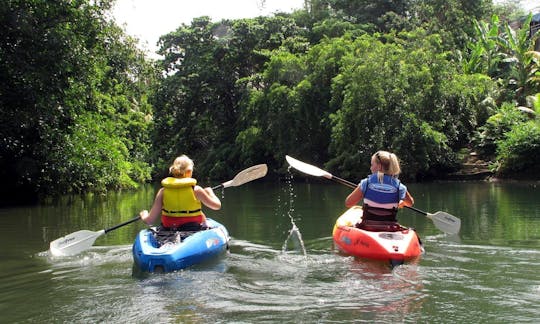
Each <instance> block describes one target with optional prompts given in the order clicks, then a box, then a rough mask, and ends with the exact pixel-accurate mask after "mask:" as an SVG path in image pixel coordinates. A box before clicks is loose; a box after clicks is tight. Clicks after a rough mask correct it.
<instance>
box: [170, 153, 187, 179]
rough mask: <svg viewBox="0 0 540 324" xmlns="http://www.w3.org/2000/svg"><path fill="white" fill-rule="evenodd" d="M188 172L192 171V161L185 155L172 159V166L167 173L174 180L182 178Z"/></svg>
mask: <svg viewBox="0 0 540 324" xmlns="http://www.w3.org/2000/svg"><path fill="white" fill-rule="evenodd" d="M188 171H193V160H191V159H190V158H188V157H187V156H186V155H180V156H179V157H177V158H176V159H174V162H173V164H172V165H171V166H170V167H169V173H170V174H171V175H172V176H173V177H175V178H184V177H185V176H186V173H187V172H188Z"/></svg>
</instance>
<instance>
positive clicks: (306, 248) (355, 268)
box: [0, 176, 540, 323]
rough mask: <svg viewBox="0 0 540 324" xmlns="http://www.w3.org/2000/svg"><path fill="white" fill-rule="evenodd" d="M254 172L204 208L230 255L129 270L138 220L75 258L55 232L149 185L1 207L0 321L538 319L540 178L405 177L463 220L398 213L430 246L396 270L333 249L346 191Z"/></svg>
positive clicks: (123, 207)
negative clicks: (180, 267)
mask: <svg viewBox="0 0 540 324" xmlns="http://www.w3.org/2000/svg"><path fill="white" fill-rule="evenodd" d="M295 179H296V180H298V181H291V180H290V179H285V180H282V181H280V182H278V181H275V182H271V181H261V180H257V181H254V182H251V183H247V184H244V185H243V186H240V187H232V188H227V189H225V190H223V191H218V195H221V199H222V204H223V208H222V210H221V211H217V212H216V211H208V212H207V215H208V216H209V217H212V218H214V219H216V220H218V221H219V222H221V223H222V224H224V225H225V226H226V227H227V229H228V230H229V233H230V234H231V238H232V240H231V246H230V252H228V253H227V255H225V256H224V257H223V258H222V259H220V260H216V262H214V263H211V264H207V265H204V266H195V267H193V268H190V269H188V270H184V271H179V272H174V273H168V274H151V275H139V274H137V273H136V272H135V271H133V259H132V254H131V244H132V242H133V240H134V238H135V235H136V233H137V232H138V231H139V230H141V229H143V228H145V225H144V224H142V223H140V222H139V223H134V224H130V225H127V226H124V227H122V228H119V229H117V230H114V231H111V232H110V233H108V234H107V235H105V236H102V237H100V238H98V240H97V241H96V242H95V244H94V247H92V248H91V249H90V250H89V251H86V252H84V253H82V254H81V255H78V256H75V257H64V258H55V257H52V256H50V255H49V253H48V252H47V250H48V246H49V243H50V241H52V240H54V239H56V238H58V237H61V236H63V235H66V234H68V233H71V232H74V231H77V230H80V229H88V230H92V231H98V230H101V229H104V228H108V227H111V226H113V225H116V224H119V223H122V222H123V221H126V220H129V219H130V218H132V217H134V216H135V215H136V214H137V213H138V211H139V210H140V209H143V208H149V206H150V204H151V202H152V200H153V196H154V193H155V187H153V186H151V185H148V186H145V187H143V188H141V189H140V190H137V191H135V192H120V193H110V194H108V195H105V196H99V195H86V196H83V197H81V196H76V197H73V196H66V197H62V198H61V199H58V200H56V201H51V202H48V203H46V204H42V205H39V206H23V207H10V208H3V209H0V227H1V228H2V236H1V237H0V242H1V249H0V259H1V262H0V314H1V315H0V322H2V323H35V322H40V323H96V322H100V323H102V322H106V323H231V322H234V323H263V322H264V323H352V322H354V323H362V322H366V323H383V322H384V323H388V322H391V323H396V322H397V323H416V322H422V323H462V322H474V323H508V322H515V323H533V322H534V323H537V322H538V319H539V318H540V307H538V305H539V304H540V275H539V270H540V203H539V201H538V198H539V197H540V184H539V183H487V182H440V183H420V184H410V185H409V189H410V191H411V192H412V194H413V195H414V197H415V199H416V204H415V207H417V208H419V209H421V210H425V211H428V212H432V213H433V212H436V211H438V210H442V211H446V212H448V213H450V214H452V215H454V216H457V217H459V218H460V219H461V221H462V227H461V232H460V234H459V235H454V236H449V235H446V234H444V233H441V232H440V231H438V230H437V228H435V227H434V226H433V223H432V222H431V221H430V220H429V219H427V218H426V217H425V216H423V215H422V214H419V213H416V212H414V211H410V210H403V211H401V212H400V214H399V219H400V222H401V223H402V224H403V225H406V226H410V227H414V228H415V229H416V230H417V231H418V233H419V234H420V236H421V237H422V240H423V243H424V247H425V250H426V253H425V254H424V255H423V256H422V257H421V259H420V260H418V261H416V262H414V263H409V264H405V265H402V266H398V267H396V268H394V269H391V268H390V267H389V266H388V265H387V264H385V263H380V262H374V261H368V260H355V259H354V258H351V257H347V256H343V255H340V254H339V253H337V252H336V251H335V250H334V248H333V242H332V238H331V231H332V227H333V224H334V222H335V220H336V218H337V217H338V216H339V215H340V214H341V213H342V212H344V211H345V207H344V205H343V201H344V198H345V196H346V195H347V194H348V193H349V189H348V188H345V187H343V186H341V185H339V184H335V183H331V182H317V181H316V182H311V183H307V182H305V179H304V177H303V176H295Z"/></svg>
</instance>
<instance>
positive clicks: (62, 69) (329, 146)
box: [0, 0, 540, 197]
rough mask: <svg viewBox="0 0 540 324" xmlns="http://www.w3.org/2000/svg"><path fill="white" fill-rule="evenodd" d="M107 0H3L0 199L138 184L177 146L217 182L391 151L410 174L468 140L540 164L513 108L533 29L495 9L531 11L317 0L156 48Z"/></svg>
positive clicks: (485, 150)
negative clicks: (123, 24) (119, 19)
mask: <svg viewBox="0 0 540 324" xmlns="http://www.w3.org/2000/svg"><path fill="white" fill-rule="evenodd" d="M111 5H112V2H111V1H109V0H104V1H88V0H81V1H52V2H51V1H45V0H42V1H20V0H19V1H17V0H8V1H7V3H6V5H5V6H3V7H2V8H0V24H1V26H0V27H1V29H0V33H1V34H2V35H1V36H2V38H1V39H2V40H1V46H0V57H1V61H0V82H1V83H0V107H1V109H2V110H1V112H0V118H1V121H2V124H3V128H2V129H1V130H0V134H1V137H0V138H1V141H2V143H1V148H0V150H1V151H0V153H1V156H0V170H1V171H0V172H1V176H2V178H3V179H4V180H6V181H5V184H4V186H3V189H2V195H3V196H5V195H7V194H9V193H11V194H16V195H18V194H19V193H24V195H25V197H30V196H33V195H34V194H36V193H37V194H55V193H64V192H81V191H87V190H106V189H111V188H113V189H114V188H129V187H133V186H136V184H137V183H140V182H143V181H147V180H149V179H150V177H151V172H152V170H153V171H154V173H153V174H154V176H156V177H159V176H161V175H163V170H165V169H166V167H167V166H168V165H169V164H170V163H171V161H172V159H173V158H174V157H175V156H177V155H179V154H182V153H185V154H188V155H189V156H191V157H192V158H194V160H195V162H196V169H197V171H196V173H197V175H198V176H199V178H202V177H205V178H212V179H220V180H223V179H228V178H229V177H231V176H233V175H234V174H235V173H236V172H237V171H238V170H241V169H243V168H245V167H247V166H250V165H252V164H256V163H268V164H269V166H270V168H271V169H272V170H273V171H275V172H274V174H279V173H280V172H284V171H285V168H286V166H285V162H284V156H285V155H286V154H289V155H292V156H295V157H297V158H299V159H302V160H305V161H307V162H309V163H314V164H317V165H319V166H323V167H325V168H328V169H329V170H330V171H332V172H336V174H340V175H341V176H344V177H347V178H351V179H355V178H359V177H362V176H364V175H365V174H366V173H367V172H368V171H369V169H368V168H369V157H370V155H371V154H372V153H373V152H374V151H376V150H379V149H388V150H392V151H394V152H396V153H397V154H398V156H399V157H400V158H401V160H402V162H403V169H404V175H403V176H404V177H406V178H408V179H425V178H431V177H437V176H440V175H442V174H444V173H446V172H451V171H453V170H455V169H456V168H457V166H458V163H459V161H460V158H461V156H460V152H462V150H463V149H464V148H467V149H470V150H477V151H478V152H480V153H481V154H482V155H483V156H484V158H486V159H488V160H490V161H493V168H494V170H496V171H497V172H498V174H500V175H505V174H506V175H512V174H516V173H523V172H524V171H526V172H528V173H533V174H534V173H536V174H540V172H539V170H538V166H539V165H540V163H539V162H540V153H539V151H540V143H539V141H540V135H539V134H540V131H539V128H540V126H539V122H538V118H531V117H528V116H527V115H526V114H524V113H523V111H527V110H526V109H524V108H521V109H517V108H516V107H518V106H521V107H523V106H528V107H530V108H532V110H529V111H528V112H529V113H531V114H533V113H534V109H535V108H534V100H533V99H532V98H533V96H534V95H536V94H537V93H538V92H540V81H539V80H540V78H539V77H538V72H537V71H538V64H539V56H538V52H534V51H532V50H531V49H532V48H533V44H534V37H530V36H531V35H528V28H527V27H523V28H521V29H518V30H517V32H515V31H513V30H511V29H510V28H508V23H507V21H506V20H503V19H500V20H499V18H498V17H510V16H509V15H511V14H513V15H517V16H519V14H520V12H519V11H516V8H515V7H512V6H511V5H510V6H508V5H505V6H493V5H492V3H491V1H466V0H462V1H457V0H452V1H438V0H428V1H358V0H354V1H353V0H328V1H316V0H312V1H306V4H305V6H306V7H305V8H304V9H303V10H299V11H296V12H294V13H292V14H276V15H274V16H271V17H258V18H253V19H239V20H223V21H220V22H212V21H210V19H209V18H207V17H200V18H197V19H194V20H193V21H192V23H191V24H189V25H181V26H179V28H178V29H177V30H175V31H173V32H171V33H169V34H167V35H163V36H162V38H161V39H160V54H161V55H162V56H163V59H162V60H159V61H157V62H151V61H149V60H148V59H146V58H144V56H143V54H142V53H141V51H140V50H138V49H137V48H136V46H135V45H136V43H135V41H134V40H133V39H131V38H130V37H127V36H126V35H125V34H124V33H123V32H122V30H121V29H119V28H118V27H117V26H116V25H115V24H114V23H113V22H111V21H110V19H109V18H108V17H109V16H108V15H109V14H108V12H109V9H110V6H111ZM493 14H497V15H495V16H493ZM529 19H530V17H529ZM528 22H529V21H525V22H524V24H525V25H526V24H528ZM536 109H537V110H538V109H539V108H538V105H537V106H536ZM533 116H534V115H533ZM524 156H526V157H527V159H520V157H524ZM517 162H519V163H517Z"/></svg>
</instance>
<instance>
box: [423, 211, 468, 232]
mask: <svg viewBox="0 0 540 324" xmlns="http://www.w3.org/2000/svg"><path fill="white" fill-rule="evenodd" d="M427 217H428V218H430V219H431V220H432V221H433V224H434V225H435V227H437V228H438V229H440V230H441V231H443V232H445V233H448V234H457V233H459V229H460V227H461V219H459V218H457V217H456V216H454V215H450V214H448V213H445V212H443V211H438V212H436V213H435V214H429V213H428V214H427Z"/></svg>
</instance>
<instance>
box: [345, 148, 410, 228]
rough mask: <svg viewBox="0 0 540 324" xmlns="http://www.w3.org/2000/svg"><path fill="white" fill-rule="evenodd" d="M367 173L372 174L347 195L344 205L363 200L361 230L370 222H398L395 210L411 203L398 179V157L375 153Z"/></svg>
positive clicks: (408, 194) (384, 152)
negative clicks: (369, 171)
mask: <svg viewBox="0 0 540 324" xmlns="http://www.w3.org/2000/svg"><path fill="white" fill-rule="evenodd" d="M370 170H371V174H370V175H369V176H368V177H367V178H365V179H363V180H362V181H361V182H360V184H359V185H358V186H357V187H356V188H355V189H354V190H353V191H352V192H351V193H350V194H349V196H347V198H346V199H345V206H347V207H348V208H350V207H352V206H354V205H356V204H357V203H359V202H360V201H362V200H363V205H362V209H363V215H362V223H361V224H360V225H359V226H360V227H361V228H362V227H365V226H367V224H368V223H371V224H373V222H372V221H375V222H381V221H384V222H393V223H397V218H396V214H397V210H398V208H401V207H403V206H409V207H410V206H412V205H413V204H414V198H413V197H412V196H411V194H410V193H409V191H408V190H407V187H406V186H405V185H404V184H402V183H401V182H400V181H399V180H398V175H399V174H400V173H401V168H400V166H399V160H398V158H397V156H396V155H395V154H393V153H390V152H387V151H378V152H376V153H375V154H373V155H372V156H371V168H370ZM357 225H358V224H357Z"/></svg>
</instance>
